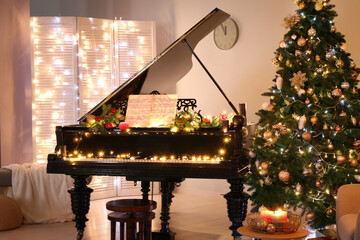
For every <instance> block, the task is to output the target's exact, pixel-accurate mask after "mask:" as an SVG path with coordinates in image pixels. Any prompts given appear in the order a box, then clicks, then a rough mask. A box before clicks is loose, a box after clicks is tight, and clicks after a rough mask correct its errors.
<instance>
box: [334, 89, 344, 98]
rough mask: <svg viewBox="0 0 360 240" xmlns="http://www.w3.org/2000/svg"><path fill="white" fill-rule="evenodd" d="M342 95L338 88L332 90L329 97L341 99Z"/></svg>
mask: <svg viewBox="0 0 360 240" xmlns="http://www.w3.org/2000/svg"><path fill="white" fill-rule="evenodd" d="M341 95H342V91H341V89H340V88H335V89H334V90H332V91H331V96H333V97H341Z"/></svg>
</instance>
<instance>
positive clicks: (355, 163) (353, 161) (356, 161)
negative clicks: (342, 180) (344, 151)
mask: <svg viewBox="0 0 360 240" xmlns="http://www.w3.org/2000/svg"><path fill="white" fill-rule="evenodd" d="M358 163H359V162H358V160H357V159H356V158H352V159H350V166H352V167H356V166H357V165H358Z"/></svg>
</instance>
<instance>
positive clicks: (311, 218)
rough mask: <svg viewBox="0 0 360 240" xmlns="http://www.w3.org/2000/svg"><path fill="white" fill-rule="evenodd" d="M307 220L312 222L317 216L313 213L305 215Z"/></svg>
mask: <svg viewBox="0 0 360 240" xmlns="http://www.w3.org/2000/svg"><path fill="white" fill-rule="evenodd" d="M305 219H306V221H308V222H311V221H313V220H314V219H315V214H314V213H313V212H308V213H306V215H305Z"/></svg>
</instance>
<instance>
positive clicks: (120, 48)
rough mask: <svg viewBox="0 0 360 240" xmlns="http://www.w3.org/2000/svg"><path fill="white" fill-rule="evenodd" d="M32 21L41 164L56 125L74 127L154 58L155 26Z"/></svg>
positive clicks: (36, 154)
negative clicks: (81, 117)
mask: <svg viewBox="0 0 360 240" xmlns="http://www.w3.org/2000/svg"><path fill="white" fill-rule="evenodd" d="M30 23H31V43H32V93H33V104H32V108H33V139H34V161H35V162H38V163H44V162H46V159H47V155H48V154H49V153H51V152H53V150H54V147H55V145H56V137H55V134H54V133H55V127H56V126H59V125H67V124H74V123H75V122H76V120H77V119H78V118H79V116H81V115H83V114H84V113H86V112H87V111H88V110H89V109H91V108H92V107H94V106H95V105H96V104H97V103H99V102H100V101H101V100H102V99H103V98H104V97H106V96H107V95H108V94H109V93H110V92H112V91H113V89H114V88H116V87H118V86H119V85H120V84H122V83H123V82H124V81H125V80H127V79H128V78H129V77H130V76H131V75H132V74H134V73H135V72H136V71H138V70H139V69H140V68H142V67H143V66H144V65H145V63H146V62H149V61H150V60H151V59H152V58H153V57H154V56H155V50H154V49H155V47H154V46H155V41H154V32H155V26H154V23H153V22H137V21H120V20H106V19H94V18H76V17H32V18H31V19H30ZM124 65H126V67H124Z"/></svg>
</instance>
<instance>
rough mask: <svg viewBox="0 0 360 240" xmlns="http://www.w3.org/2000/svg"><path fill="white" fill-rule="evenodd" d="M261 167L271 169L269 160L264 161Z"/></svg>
mask: <svg viewBox="0 0 360 240" xmlns="http://www.w3.org/2000/svg"><path fill="white" fill-rule="evenodd" d="M260 167H261V169H263V170H268V169H269V163H268V162H262V163H261V164H260Z"/></svg>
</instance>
